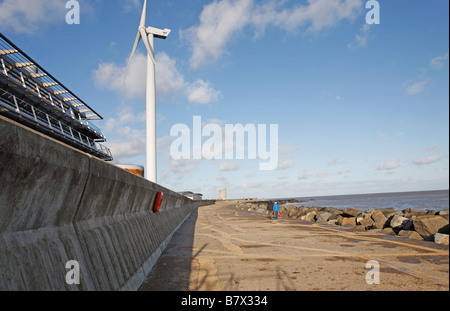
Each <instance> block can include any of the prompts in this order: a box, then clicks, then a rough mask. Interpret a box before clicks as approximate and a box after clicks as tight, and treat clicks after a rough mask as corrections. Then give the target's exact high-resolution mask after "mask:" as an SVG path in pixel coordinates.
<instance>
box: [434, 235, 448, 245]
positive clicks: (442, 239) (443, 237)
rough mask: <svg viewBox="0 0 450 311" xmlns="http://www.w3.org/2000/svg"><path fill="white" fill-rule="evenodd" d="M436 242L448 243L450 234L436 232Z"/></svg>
mask: <svg viewBox="0 0 450 311" xmlns="http://www.w3.org/2000/svg"><path fill="white" fill-rule="evenodd" d="M434 242H435V243H438V244H444V245H448V234H443V233H436V234H435V235H434Z"/></svg>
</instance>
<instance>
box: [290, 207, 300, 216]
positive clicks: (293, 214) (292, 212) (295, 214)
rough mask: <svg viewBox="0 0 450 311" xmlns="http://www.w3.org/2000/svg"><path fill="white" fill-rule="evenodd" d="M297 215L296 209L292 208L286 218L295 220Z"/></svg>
mask: <svg viewBox="0 0 450 311" xmlns="http://www.w3.org/2000/svg"><path fill="white" fill-rule="evenodd" d="M297 215H298V209H296V208H293V209H291V210H290V211H289V214H288V217H289V218H297Z"/></svg>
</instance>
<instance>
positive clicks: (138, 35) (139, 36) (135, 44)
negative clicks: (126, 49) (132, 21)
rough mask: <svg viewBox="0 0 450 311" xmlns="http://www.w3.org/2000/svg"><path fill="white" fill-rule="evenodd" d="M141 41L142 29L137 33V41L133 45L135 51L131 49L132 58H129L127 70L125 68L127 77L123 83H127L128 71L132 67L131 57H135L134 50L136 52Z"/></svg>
mask: <svg viewBox="0 0 450 311" xmlns="http://www.w3.org/2000/svg"><path fill="white" fill-rule="evenodd" d="M139 41H141V32H140V31H138V33H137V36H136V41H135V42H134V46H133V51H131V55H130V58H129V59H128V64H127V70H125V77H124V78H123V84H124V85H125V81H126V79H127V73H128V69H129V67H130V63H131V59H132V58H133V55H134V52H136V48H137V46H138V44H139ZM144 41H145V40H144Z"/></svg>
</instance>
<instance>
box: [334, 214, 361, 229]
mask: <svg viewBox="0 0 450 311" xmlns="http://www.w3.org/2000/svg"><path fill="white" fill-rule="evenodd" d="M337 222H338V223H339V225H340V226H344V227H355V226H356V217H343V216H338V218H337Z"/></svg>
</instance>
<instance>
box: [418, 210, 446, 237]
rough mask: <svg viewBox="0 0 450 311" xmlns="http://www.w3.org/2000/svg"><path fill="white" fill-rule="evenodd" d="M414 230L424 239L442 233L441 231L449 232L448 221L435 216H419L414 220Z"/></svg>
mask: <svg viewBox="0 0 450 311" xmlns="http://www.w3.org/2000/svg"><path fill="white" fill-rule="evenodd" d="M413 224H414V230H415V231H416V232H417V233H419V234H420V235H421V236H422V237H423V238H424V239H425V238H428V237H430V236H431V235H433V234H435V233H441V232H440V231H441V230H445V228H446V227H447V230H448V220H447V219H445V218H443V217H441V216H435V215H426V216H417V217H415V218H414V220H413Z"/></svg>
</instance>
